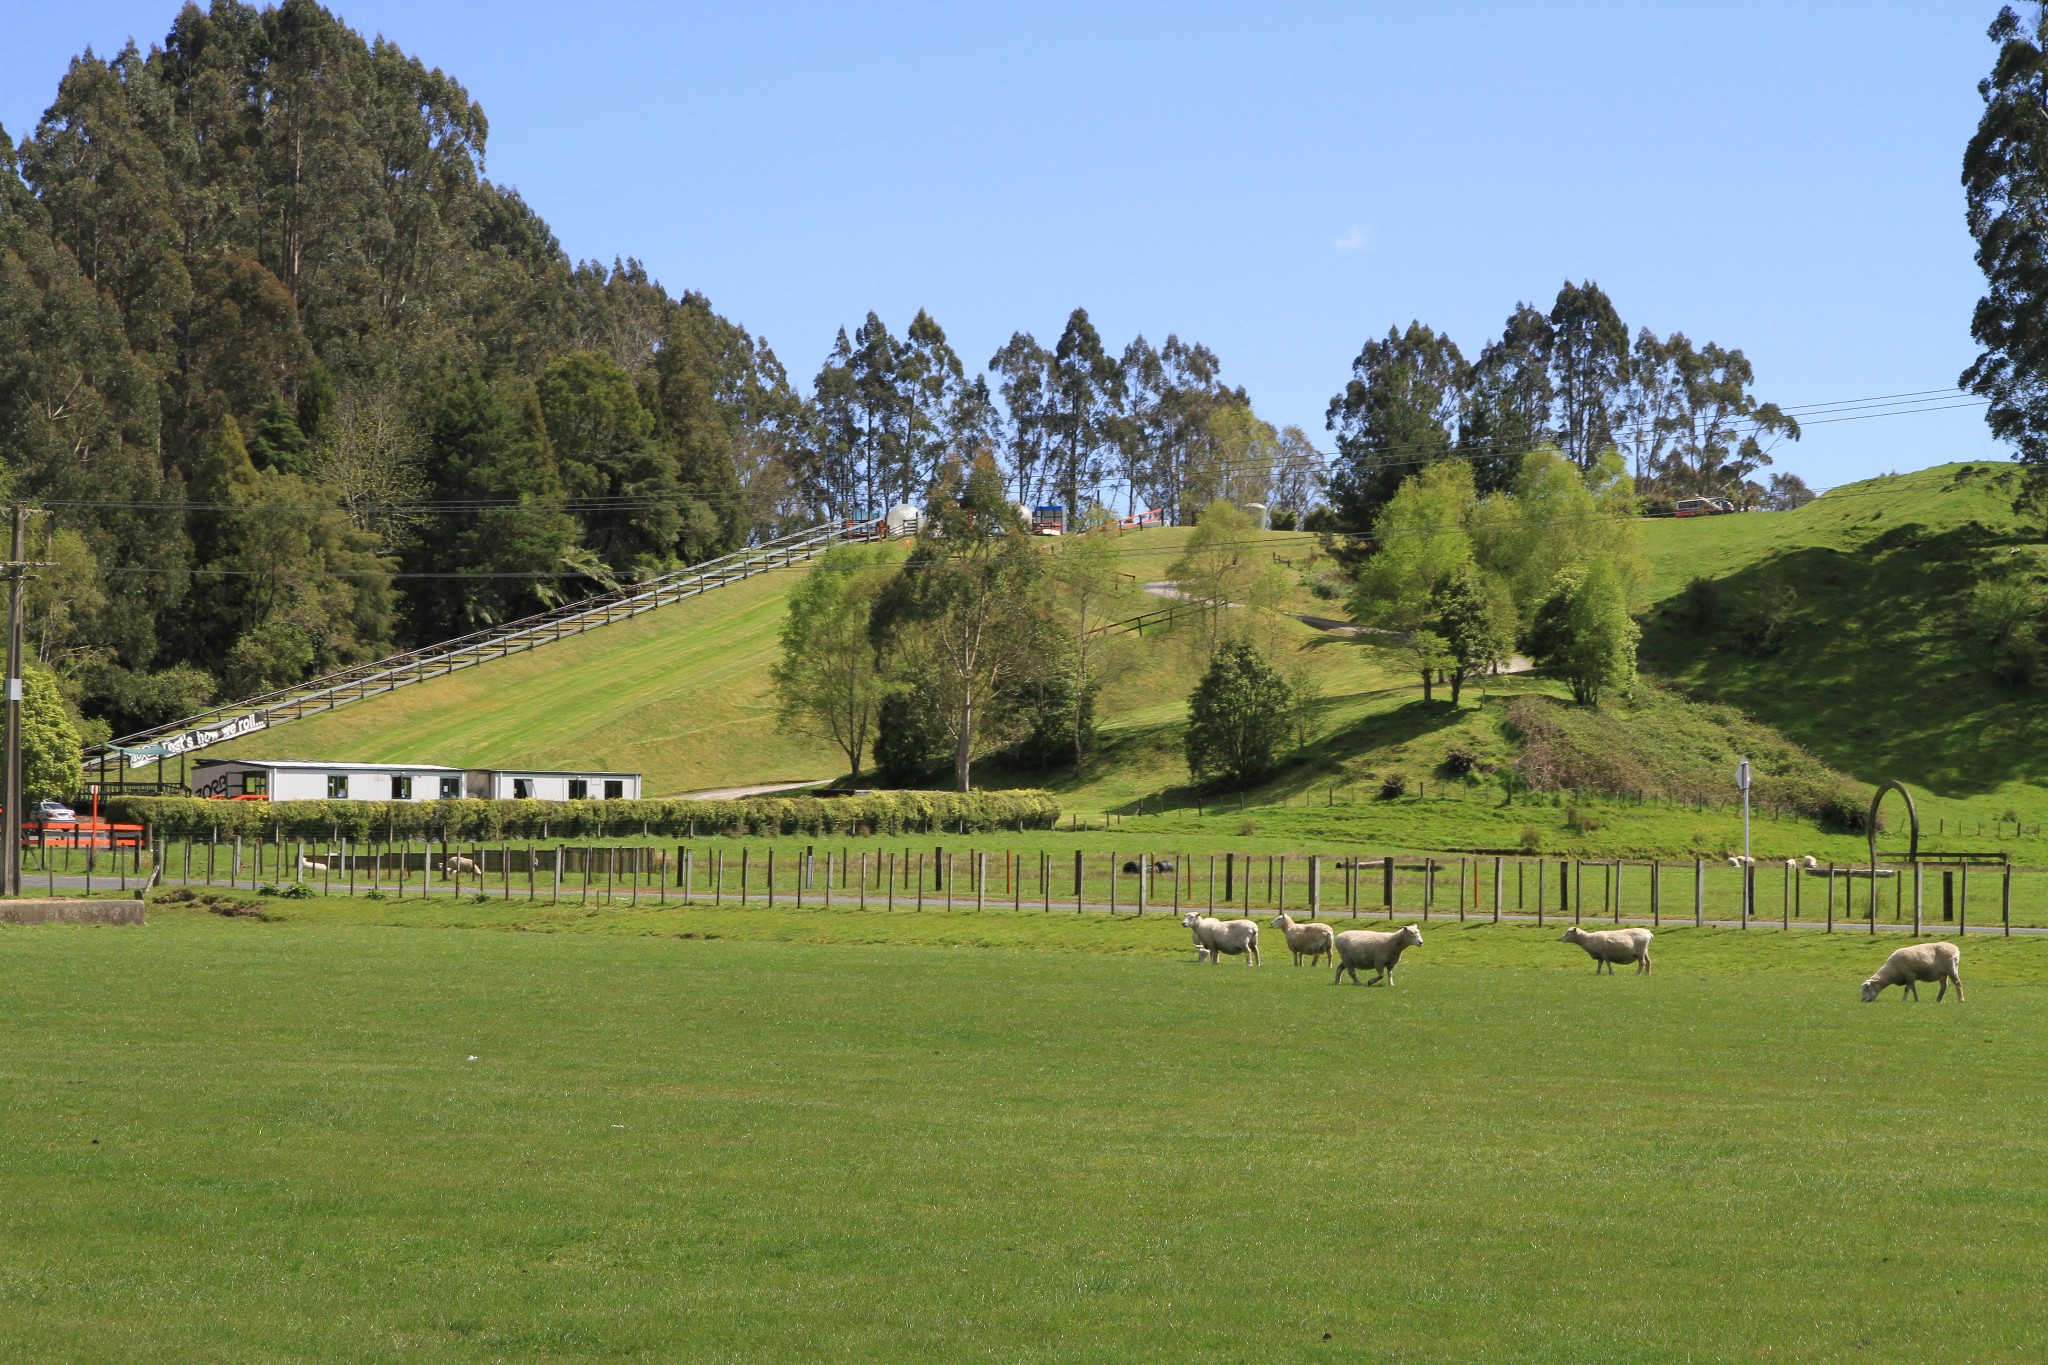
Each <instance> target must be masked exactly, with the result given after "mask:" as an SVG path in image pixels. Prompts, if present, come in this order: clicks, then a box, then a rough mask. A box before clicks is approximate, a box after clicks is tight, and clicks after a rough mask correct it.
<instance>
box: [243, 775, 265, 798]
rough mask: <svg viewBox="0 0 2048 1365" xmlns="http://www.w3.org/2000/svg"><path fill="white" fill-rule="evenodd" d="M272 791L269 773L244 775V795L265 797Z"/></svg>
mask: <svg viewBox="0 0 2048 1365" xmlns="http://www.w3.org/2000/svg"><path fill="white" fill-rule="evenodd" d="M269 791H270V774H269V773H243V774H242V795H244V796H264V795H267V794H268V793H269Z"/></svg>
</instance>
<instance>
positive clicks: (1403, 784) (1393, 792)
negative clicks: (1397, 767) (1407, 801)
mask: <svg viewBox="0 0 2048 1365" xmlns="http://www.w3.org/2000/svg"><path fill="white" fill-rule="evenodd" d="M1407 794H1408V779H1407V778H1406V777H1405V776H1403V775H1402V774H1400V773H1388V774H1387V776H1386V778H1385V780H1383V781H1382V782H1381V783H1380V800H1382V801H1393V800H1397V799H1399V798H1401V797H1403V796H1406V795H1407Z"/></svg>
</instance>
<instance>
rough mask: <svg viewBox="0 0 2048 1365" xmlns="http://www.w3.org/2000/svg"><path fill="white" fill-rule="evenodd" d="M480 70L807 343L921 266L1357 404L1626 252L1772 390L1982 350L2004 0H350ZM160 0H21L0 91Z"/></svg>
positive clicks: (4, 27)
mask: <svg viewBox="0 0 2048 1365" xmlns="http://www.w3.org/2000/svg"><path fill="white" fill-rule="evenodd" d="M335 8H336V9H337V10H338V12H339V13H341V14H342V16H343V17H344V18H345V19H347V20H348V22H349V23H351V24H352V25H353V26H354V27H356V28H357V29H359V30H361V31H363V32H365V33H376V32H382V33H383V34H385V35H386V36H387V37H390V38H391V39H393V40H394V41H396V42H397V43H398V44H399V45H400V46H402V47H404V48H405V49H407V50H408V51H411V52H413V53H415V54H417V55H418V56H420V57H421V58H422V59H423V60H425V61H426V62H427V63H428V64H430V65H434V66H439V67H441V68H442V69H443V70H445V71H447V72H449V73H450V74H452V75H454V76H456V77H457V78H459V79H460V80H461V81H462V82H463V83H464V84H465V85H466V86H467V87H468V88H469V90H470V92H471V94H472V95H473V96H474V97H476V99H477V100H478V101H479V102H481V103H482V105H483V106H484V109H485V110H486V112H487V113H488V115H489V118H490V125H491V132H490V141H489V166H488V171H489V173H490V175H491V176H492V177H493V178H494V179H496V180H499V181H501V182H506V183H510V184H514V185H516V186H518V187H519V189H520V191H521V192H522V193H523V194H524V195H525V196H526V197H527V199H528V200H529V201H530V202H531V203H532V204H533V205H534V206H535V207H536V208H537V209H538V210H539V211H540V212H541V213H542V214H543V215H544V216H545V217H546V218H547V219H548V221H549V222H550V223H551V224H552V225H553V226H554V228H555V231H556V232H557V234H558V235H559V236H560V238H561V241H562V244H563V246H564V247H565V248H566V249H567V250H568V251H569V253H570V254H571V255H573V256H577V257H595V258H600V259H603V260H607V261H608V260H610V259H611V258H612V257H614V256H623V255H632V256H638V257H639V258H640V259H641V260H643V261H645V262H646V264H647V266H648V268H649V269H650V270H651V271H652V272H653V273H654V274H655V275H656V276H657V277H658V278H660V279H661V280H662V281H663V282H664V283H665V284H667V285H668V286H669V287H670V288H671V289H672V290H674V291H677V292H680V291H681V290H682V289H685V288H694V289H698V290H701V291H703V292H704V293H706V294H708V295H709V296H710V297H711V299H712V300H713V302H714V303H715V304H716V306H717V307H718V308H719V309H720V310H721V311H722V312H724V313H726V314H727V315H728V316H730V317H733V318H735V319H736V320H738V321H740V322H742V323H744V324H745V325H747V326H748V327H750V328H751V329H753V330H754V331H756V332H758V333H761V334H764V335H765V336H766V337H767V338H768V339H769V341H770V342H771V344H773V345H774V347H775V349H776V351H777V353H778V354H779V355H780V356H781V357H782V359H783V361H784V363H785V364H786V365H787V366H788V368H789V370H790V372H791V374H792V376H793V377H796V378H798V379H800V380H803V381H805V382H808V379H809V376H810V375H812V374H813V373H815V372H816V369H817V366H818V363H819V361H820V360H821V359H822V358H823V356H824V354H825V351H826V349H827V347H828V346H829V345H830V342H831V339H832V334H833V332H834V330H835V329H836V328H838V327H839V326H842V325H845V326H848V327H849V328H850V327H851V326H852V325H853V324H855V323H857V322H858V321H859V320H860V319H861V318H862V317H863V316H864V315H865V314H866V313H867V311H868V310H870V309H873V310H875V311H877V312H879V313H880V314H881V315H882V317H883V318H884V319H885V320H886V321H888V322H889V323H890V325H891V326H892V327H894V328H896V329H897V330H899V331H900V330H901V328H902V327H903V325H904V324H905V323H907V322H908V321H909V319H910V317H911V316H912V314H914V313H915V311H916V310H917V309H918V308H920V307H923V308H927V309H929V310H930V311H931V312H932V314H933V315H934V316H935V317H936V318H938V320H939V321H940V322H941V323H942V324H943V325H944V326H945V327H946V329H947V331H948V333H949V335H950V336H951V338H952V339H953V341H954V343H955V344H956V346H957V347H958V348H959V349H960V351H961V353H962V355H963V356H964V357H965V358H966V359H967V360H968V361H969V363H970V364H975V363H981V362H985V361H986V360H987V358H988V357H989V356H990V355H991V354H992V353H993V352H994V351H995V349H996V347H998V346H999V345H1001V344H1002V342H1003V341H1004V340H1005V339H1006V338H1007V337H1008V336H1009V334H1010V333H1011V331H1013V330H1016V329H1025V330H1030V331H1033V332H1035V333H1036V334H1037V335H1038V336H1039V338H1040V339H1041V340H1042V341H1045V342H1047V343H1048V344H1049V343H1050V342H1051V341H1052V339H1053V338H1054V337H1056V336H1057V334H1058V332H1059V330H1060V328H1061V326H1062V325H1063V323H1064V321H1065V318H1066V315H1067V313H1068V311H1069V310H1070V309H1072V308H1073V307H1075V306H1076V305H1081V306H1085V307H1086V308H1087V309H1088V310H1089V312H1090V314H1091V316H1093V318H1094V319H1095V321H1096V324H1097V326H1098V327H1099V328H1100V329H1101V330H1102V332H1103V334H1104V337H1105V339H1106V340H1107V341H1108V342H1110V343H1111V344H1112V345H1114V346H1118V347H1121V345H1122V344H1123V343H1124V342H1125V341H1126V340H1128V339H1129V338H1130V336H1131V335H1133V334H1134V333H1136V332H1140V331H1142V332H1144V333H1145V334H1146V335H1147V336H1150V337H1152V338H1153V339H1154V340H1155V341H1158V340H1162V339H1163V338H1164V337H1165V335H1166V334H1167V333H1169V332H1178V333H1180V334H1181V335H1182V336H1183V337H1186V338H1199V339H1200V340H1202V341H1205V342H1207V343H1208V344H1209V345H1210V346H1212V347H1213V348H1214V349H1215V350H1216V351H1217V352H1218V353H1219V354H1220V355H1221V357H1222V359H1223V363H1224V373H1225V377H1226V378H1227V379H1229V380H1230V381H1231V382H1233V383H1241V384H1243V385H1245V386H1246V388H1247V389H1248V390H1249V391H1250V393H1251V396H1252V399H1253V402H1254V404H1255V405H1256V406H1257V407H1258V409H1259V411H1260V412H1261V413H1262V415H1264V416H1265V417H1267V418H1268V419H1269V420H1271V421H1274V422H1276V423H1281V424H1285V423H1290V422H1291V423H1298V424H1300V425H1301V426H1303V427H1304V428H1306V429H1307V430H1308V431H1309V433H1310V434H1311V436H1313V437H1314V438H1315V439H1316V440H1317V442H1318V444H1327V437H1326V433H1325V432H1324V430H1323V411H1324V408H1325V406H1326V404H1327V403H1328V401H1329V397H1330V395H1331V394H1332V393H1334V392H1336V390H1337V389H1338V388H1339V387H1340V386H1341V385H1342V383H1343V380H1344V378H1345V376H1346V374H1347V372H1348V369H1349V365H1350V362H1351V359H1352V357H1353V356H1354V355H1356V354H1357V351H1358V348H1359V345H1360V343H1361V342H1363V341H1364V340H1365V339H1366V338H1367V337H1368V336H1372V335H1377V334H1383V333H1384V332H1385V331H1386V330H1387V328H1388V327H1389V326H1391V325H1396V324H1406V323H1407V322H1408V321H1409V320H1410V319H1411V318H1420V319H1422V320H1423V321H1425V322H1428V323H1431V324H1432V325H1434V326H1437V327H1439V328H1441V329H1444V330H1448V331H1449V332H1450V333H1451V334H1452V335H1453V336H1454V337H1455V338H1456V339H1457V341H1458V342H1459V344H1460V345H1461V346H1462V347H1464V348H1465V350H1466V352H1467V354H1468V355H1469V354H1476V353H1477V351H1478V349H1479V347H1480V346H1481V345H1482V344H1483V343H1484V342H1485V340H1486V339H1487V338H1488V337H1489V336H1491V335H1495V334H1497V332H1498V329H1499V327H1500V324H1501V322H1502V320H1503V319H1504V318H1505V317H1506V315H1507V313H1508V312H1509V310H1510V309H1511V308H1512V306H1513V305H1514V304H1515V302H1516V301H1517V300H1518V299H1529V300H1531V301H1533V302H1538V303H1540V304H1541V305H1542V306H1543V307H1545V308H1546V309H1547V308H1548V306H1549V302H1550V300H1551V298H1552V296H1553V295H1554V294H1555V292H1556V290H1557V287H1558V284H1559V283H1560V282H1561V281H1562V280H1564V279H1565V278H1567V277H1570V278H1573V279H1579V278H1587V277H1590V278H1593V279H1597V280H1598V281H1599V282H1600V283H1601V284H1602V285H1603V286H1604V287H1605V288H1606V289H1607V290H1608V292H1609V293H1610V294H1611V295H1612V296H1613V298H1614V300H1615V302H1616V304H1617V306H1618V307H1619V309H1620V311H1621V314H1622V317H1623V319H1624V320H1625V321H1626V322H1627V323H1628V324H1629V326H1630V327H1631V329H1634V328H1636V327H1639V326H1644V325H1647V326H1650V327H1652V328H1654V329H1655V330H1657V331H1658V332H1660V333H1663V332H1668V331H1671V330H1683V331H1685V332H1686V333H1687V334H1688V335H1689V336H1691V337H1692V338H1693V339H1694V340H1695V341H1705V340H1714V341H1718V342H1720V343H1722V344H1723V345H1728V346H1740V347H1741V348H1743V350H1744V351H1745V352H1746V353H1747V354H1748V355H1749V357H1750V358H1751V360H1752V362H1753V363H1754V365H1755V367H1756V372H1757V379H1758V383H1757V388H1758V392H1759V393H1760V395H1761V396H1763V397H1765V398H1767V399H1774V400H1777V401H1780V402H1783V403H1786V404H1811V403H1821V402H1827V401H1831V400H1838V399H1849V398H1858V397H1864V396H1868V395H1877V394H1891V393H1897V392H1902V391H1908V390H1924V389H1936V388H1940V387H1942V386H1945V385H1950V384H1953V383H1954V382H1955V379H1956V376H1957V375H1958V373H1959V372H1960V371H1961V370H1962V368H1963V367H1964V366H1965V365H1966V364H1968V363H1969V361H1970V359H1971V356H1972V354H1973V351H1972V347H1971V344H1970V339H1969V316H1970V309H1971V307H1972V305H1973V304H1974V302H1975V300H1976V298H1977V295H1978V293H1979V292H1980V284H1981V280H1980V277H1979V276H1978V274H1977V272H1976V269H1975V266H1974V265H1973V263H1972V260H1971V255H1970V249H1971V244H1970V240H1969V237H1968V234H1967V233H1966V232H1965V231H1964V227H1963V212H1962V192H1961V188H1960V186H1959V184H1958V178H1957V177H1958V170H1959V166H1960V162H1961V156H1962V150H1963V145H1964V143H1965V142H1966V141H1967V139H1968V137H1969V135H1970V132H1971V130H1972V128H1973V127H1974V126H1975V123H1976V118H1977V114H1978V110H1979V109H1980V107H1981V106H1980V104H1979V101H1978V97H1977V94H1976V88H1975V87H1976V82H1977V81H1978V79H1979V78H1980V77H1981V76H1982V75H1983V74H1984V73H1985V71H1986V70H1988V68H1989V65H1990V60H1991V56H1992V48H1991V45H1990V44H1989V43H1988V42H1987V41H1986V40H1985V38H1984V36H1983V35H1984V28H1985V26H1986V25H1987V24H1988V23H1989V22H1990V19H1991V17H1992V15H1993V14H1994V13H1995V12H1996V8H1997V7H1996V5H1995V4H1988V3H1977V4H1955V3H1946V4H1939V5H1932V4H1927V3H1924V0H1922V2H1921V3H1868V4H1864V5H1859V6H1854V7H1847V6H1840V5H1817V4H1801V5H1788V4H1786V3H1784V0H1777V3H1738V2H1732V0H1731V2H1725V3H1721V4H1718V5H1713V6H1690V5H1688V6H1680V5H1644V4H1641V3H1635V4H1622V3H1612V4H1593V3H1580V4H1566V3H1546V4H1540V5H1531V4H1528V3H1526V2H1524V3H1519V4H1506V3H1467V4H1463V5H1458V6H1448V5H1420V4H1414V3H1399V4H1395V3H1353V4H1348V5H1328V6H1312V5H1284V4H1266V5H1258V6H1252V5H1241V6H1201V5H1190V4H1178V5H1163V4H1162V5H1137V4H1130V5H1110V4H1092V5H1079V4H1077V5H1032V6H1019V5H1008V6H992V5H991V6H936V5H934V6H912V5H890V6H884V5H877V4H870V5H858V6H856V5H831V6H827V5H818V6H792V5H777V4H764V3H756V4H749V5H730V4H727V5H718V6H693V5H683V4H655V3H614V2H612V0H585V3H581V4H577V5H563V4H541V3H533V2H532V0H497V2H496V3H491V4H482V3H469V2H468V0H435V3H433V4H430V5H427V4H420V3H417V0H413V2H412V3H397V2H396V0H345V2H344V3H340V4H338V5H336V6H335ZM173 13H174V7H173V6H172V5H171V4H170V3H168V2H167V0H157V2H155V3H141V2H139V0H66V2H65V3H63V4H50V3H24V2H23V0H0V31H4V32H5V33H6V34H7V41H6V42H5V43H4V44H0V120H4V122H5V124H6V127H7V129H8V131H9V133H11V134H12V135H13V136H15V137H16V138H19V137H21V136H22V135H24V134H25V133H27V132H29V131H30V130H31V128H32V127H33V125H34V122H35V120H36V118H37V117H38V116H39V115H40V113H41V111H42V109H43V107H44V106H45V105H46V104H47V103H48V101H49V98H50V94H51V92H52V91H53V90H54V88H55V84H56V81H57V79H58V77H59V76H60V75H61V73H62V71H63V69H64V66H65V63H66V62H67V61H68V59H69V58H70V57H71V56H72V54H74V53H76V52H78V51H80V50H81V49H83V48H84V47H85V46H86V45H88V44H90V45H92V46H93V47H94V48H95V49H96V50H99V51H101V52H106V53H111V52H112V51H114V50H116V49H118V48H119V46H120V44H121V43H122V42H123V41H124V40H125V39H127V38H128V37H129V36H130V35H133V36H134V37H135V38H136V40H137V41H138V42H139V43H141V44H142V45H143V46H144V47H147V46H148V44H149V43H150V42H151V41H153V40H156V39H159V38H161V36H162V34H163V33H164V31H165V30H166V29H167V28H168V26H169V23H170V20H171V17H172V15H173ZM1779 454H1780V461H1779V462H1780V466H1781V467H1783V468H1788V469H1791V470H1794V471H1795V472H1797V473H1799V474H1801V475H1802V476H1804V477H1805V478H1806V479H1807V480H1808V481H1809V482H1811V483H1813V484H1814V485H1815V486H1825V485H1830V484H1835V483H1839V482H1843V481H1846V480H1849V479H1853V478H1858V477H1863V476H1866V475H1870V474H1876V473H1882V472H1885V471H1887V470H1891V469H1911V468H1918V467H1921V466H1924V465H1928V464H1933V463H1937V462H1940V461H1943V460H1952V459H1979V458H1985V457H1992V458H1997V457H2000V455H2001V452H2000V450H1999V448H1998V447H1997V446H1996V445H1995V444H1994V443H1993V442H1991V440H1990V439H1989V437H1988V436H1987V435H1986V434H1985V433H1984V428H1983V424H1982V420H1981V418H1980V416H1979V415H1978V412H1977V410H1976V409H1975V408H1964V409H1961V410H1956V411H1949V412H1937V413H1923V414H1919V415H1913V416H1903V417H1896V418H1890V419H1884V420H1875V421H1859V422H1845V423H1838V424H1833V425H1827V426H1819V425H1816V426H1813V427H1811V428H1810V429H1809V434H1808V436H1807V439H1806V440H1804V441H1803V442H1801V443H1800V444H1798V445H1797V446H1790V447H1781V449H1780V452H1779Z"/></svg>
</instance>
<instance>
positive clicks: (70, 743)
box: [21, 664, 79, 801]
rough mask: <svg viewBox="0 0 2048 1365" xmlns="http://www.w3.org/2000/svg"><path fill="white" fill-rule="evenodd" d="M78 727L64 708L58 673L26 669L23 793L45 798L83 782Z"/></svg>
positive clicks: (67, 793)
mask: <svg viewBox="0 0 2048 1365" xmlns="http://www.w3.org/2000/svg"><path fill="white" fill-rule="evenodd" d="M78 764H79V740H78V728H77V727H76V726H74V725H73V724H72V723H71V715H70V713H69V712H67V711H66V710H65V709H64V698H63V697H62V696H61V695H59V693H58V691H57V678H56V675H55V674H53V673H51V672H50V671H49V670H48V669H46V668H42V667H39V666H37V665H35V664H30V665H29V666H28V667H27V668H25V669H23V670H22V686H21V797H22V800H24V801H42V800H45V799H48V798H51V797H64V796H70V795H72V794H73V793H75V792H76V791H77V790H78V784H79V772H78Z"/></svg>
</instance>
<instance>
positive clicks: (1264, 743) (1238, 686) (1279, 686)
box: [1187, 640, 1294, 787]
mask: <svg viewBox="0 0 2048 1365" xmlns="http://www.w3.org/2000/svg"><path fill="white" fill-rule="evenodd" d="M1293 700H1294V694H1293V690H1292V689H1291V688H1289V687H1288V685H1287V681H1286V679H1284V678H1282V677H1281V676H1280V675H1279V674H1278V673H1277V672H1275V671H1274V670H1273V665H1272V664H1270V663H1268V662H1266V656H1265V655H1264V654H1261V653H1260V652H1259V650H1258V648H1257V647H1256V646H1254V645H1252V644H1249V643H1247V642H1245V641H1242V640H1237V641H1232V642H1230V643H1228V644H1225V645H1224V646H1223V647H1222V648H1220V649H1218V650H1217V651H1216V657H1215V658H1214V659H1212V660H1211V661H1210V663H1209V671H1208V672H1207V673H1205V674H1203V675H1202V681H1201V683H1200V684H1199V685H1198V686H1197V687H1196V688H1195V692H1194V695H1193V696H1191V697H1190V698H1188V728H1187V760H1188V771H1189V772H1191V773H1193V774H1194V775H1195V778H1196V780H1198V781H1205V782H1211V783H1228V784H1230V785H1232V786H1238V787H1244V786H1249V785H1251V784H1252V783H1254V782H1257V781H1258V780H1259V779H1260V778H1263V777H1265V776H1267V775H1268V774H1269V773H1271V772H1272V771H1273V769H1274V768H1275V767H1276V766H1277V764H1278V755H1279V751H1280V747H1281V746H1282V745H1283V744H1285V743H1286V742H1287V739H1288V732H1289V730H1290V728H1292V727H1291V710H1292V704H1293Z"/></svg>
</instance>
